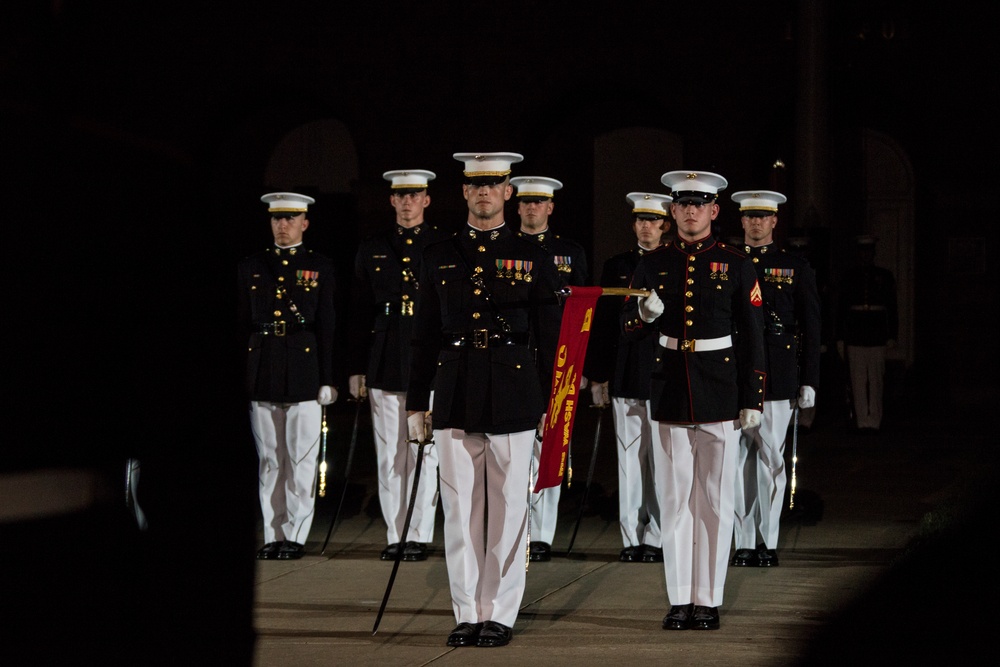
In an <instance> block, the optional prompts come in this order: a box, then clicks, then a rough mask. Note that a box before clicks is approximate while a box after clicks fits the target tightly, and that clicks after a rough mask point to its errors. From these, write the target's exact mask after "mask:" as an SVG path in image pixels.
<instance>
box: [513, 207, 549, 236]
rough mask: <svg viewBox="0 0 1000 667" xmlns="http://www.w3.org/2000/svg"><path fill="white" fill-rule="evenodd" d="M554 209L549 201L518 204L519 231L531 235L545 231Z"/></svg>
mask: <svg viewBox="0 0 1000 667" xmlns="http://www.w3.org/2000/svg"><path fill="white" fill-rule="evenodd" d="M554 208H555V204H553V203H552V200H551V199H546V200H544V201H521V202H518V204H517V214H518V215H519V216H521V230H522V231H525V232H531V233H532V234H537V233H538V232H543V231H545V229H546V228H547V227H548V226H549V216H550V215H552V209H554Z"/></svg>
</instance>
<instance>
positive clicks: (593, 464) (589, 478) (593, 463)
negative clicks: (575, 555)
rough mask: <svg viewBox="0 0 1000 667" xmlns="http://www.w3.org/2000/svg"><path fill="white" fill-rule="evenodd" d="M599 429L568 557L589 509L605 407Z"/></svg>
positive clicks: (598, 415) (601, 408) (570, 540)
mask: <svg viewBox="0 0 1000 667" xmlns="http://www.w3.org/2000/svg"><path fill="white" fill-rule="evenodd" d="M598 409H599V410H600V412H598V413H597V428H595V429H594V449H593V451H591V452H590V470H588V471H587V485H586V486H585V487H584V488H583V500H581V501H580V513H579V514H577V515H576V525H575V526H573V536H572V537H570V538H569V546H568V547H566V555H567V556H568V555H569V552H570V551H572V550H573V543H574V542H576V533H577V531H578V530H580V521H582V520H583V511H584V510H585V509H586V508H587V496H588V495H590V483H591V482H592V481H593V479H594V468H595V467H597V445H598V443H599V442H600V441H601V422H602V421H603V420H602V419H601V418H602V417H603V416H604V406H603V405H602V406H601V407H600V408H598Z"/></svg>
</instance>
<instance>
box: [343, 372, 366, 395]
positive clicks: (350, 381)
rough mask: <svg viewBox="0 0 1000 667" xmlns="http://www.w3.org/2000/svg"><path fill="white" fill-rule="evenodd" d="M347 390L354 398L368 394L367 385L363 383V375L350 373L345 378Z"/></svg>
mask: <svg viewBox="0 0 1000 667" xmlns="http://www.w3.org/2000/svg"><path fill="white" fill-rule="evenodd" d="M347 390H348V391H350V392H351V396H353V397H354V398H365V397H367V396H368V386H367V385H366V384H365V376H364V375H352V376H351V377H349V378H347Z"/></svg>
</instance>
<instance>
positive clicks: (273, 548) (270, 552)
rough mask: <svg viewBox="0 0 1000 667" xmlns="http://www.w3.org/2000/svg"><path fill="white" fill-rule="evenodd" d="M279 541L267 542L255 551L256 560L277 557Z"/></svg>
mask: <svg viewBox="0 0 1000 667" xmlns="http://www.w3.org/2000/svg"><path fill="white" fill-rule="evenodd" d="M279 549H281V542H268V543H267V544H265V545H264V546H263V547H261V548H260V551H258V552H257V560H274V559H275V558H277V557H278V550H279Z"/></svg>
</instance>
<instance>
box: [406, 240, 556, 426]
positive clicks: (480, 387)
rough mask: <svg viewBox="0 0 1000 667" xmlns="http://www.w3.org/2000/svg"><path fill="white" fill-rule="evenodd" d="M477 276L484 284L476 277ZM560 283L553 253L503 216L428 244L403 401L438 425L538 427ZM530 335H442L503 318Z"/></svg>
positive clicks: (493, 326) (491, 326)
mask: <svg viewBox="0 0 1000 667" xmlns="http://www.w3.org/2000/svg"><path fill="white" fill-rule="evenodd" d="M473 275H475V276H479V277H481V278H482V285H483V286H482V287H478V286H477V285H476V284H474V283H473V280H472V277H473ZM561 287H562V282H561V281H560V279H559V274H558V272H557V270H556V267H555V264H553V262H552V258H551V257H550V256H549V255H548V254H547V253H546V251H545V250H544V249H543V248H542V247H540V246H539V245H537V244H535V243H532V242H531V241H527V240H524V239H521V238H518V237H517V236H516V235H515V234H513V233H512V232H511V229H510V227H508V226H507V225H503V226H501V227H498V228H496V229H492V230H489V231H481V230H477V229H474V228H473V227H471V226H466V228H465V229H464V230H462V231H460V232H458V233H457V234H455V235H454V237H453V238H450V239H448V240H445V241H439V242H437V243H432V244H430V245H428V246H427V248H426V249H425V250H424V255H423V259H422V262H421V272H420V289H419V291H418V299H417V312H416V321H415V326H414V337H413V349H412V351H411V354H412V359H411V365H410V379H409V385H408V388H407V394H406V408H407V410H427V409H428V408H429V402H430V392H431V389H433V390H434V410H433V413H432V415H433V416H432V421H433V428H434V429H443V428H460V429H463V430H464V431H466V432H474V433H517V432H520V431H527V430H531V429H534V428H535V427H537V426H538V420H539V419H540V418H541V416H542V415H543V414H544V413H545V410H546V407H547V405H548V398H549V390H550V389H551V382H552V379H551V378H552V366H553V362H554V357H555V352H556V346H557V344H558V341H559V324H560V317H561V312H562V311H561V308H560V305H559V302H558V299H557V297H556V293H557V292H558V290H559V289H560V288H561ZM501 319H502V320H503V322H506V323H507V324H508V325H509V331H510V333H511V334H512V335H514V336H516V337H518V338H519V339H520V340H524V339H527V338H530V343H529V344H523V343H519V344H515V345H494V344H490V345H489V346H488V347H486V348H477V347H474V346H472V345H465V346H461V347H456V346H453V345H450V344H448V343H449V341H450V340H453V339H454V338H455V337H456V336H467V335H469V334H470V333H471V332H473V331H475V330H486V331H489V332H496V331H499V330H500V329H501V328H502V326H503V322H502V321H501Z"/></svg>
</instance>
